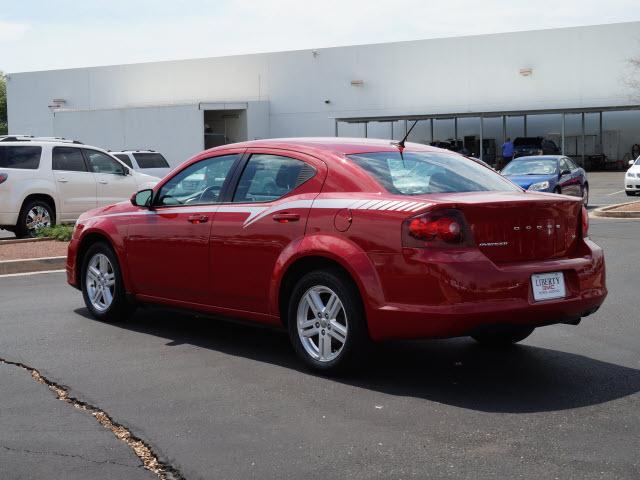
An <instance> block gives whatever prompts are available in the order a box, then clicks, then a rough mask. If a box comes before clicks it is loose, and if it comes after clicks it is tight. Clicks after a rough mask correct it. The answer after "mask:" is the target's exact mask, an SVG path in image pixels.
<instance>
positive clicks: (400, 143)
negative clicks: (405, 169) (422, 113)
mask: <svg viewBox="0 0 640 480" xmlns="http://www.w3.org/2000/svg"><path fill="white" fill-rule="evenodd" d="M419 121H420V120H416V121H415V122H413V125H411V128H410V129H409V130H408V131H407V133H406V134H405V136H404V138H403V139H402V140H400V141H399V142H391V145H395V146H396V147H398V148H399V149H400V155H402V150H404V142H406V141H407V138H408V137H409V134H410V133H411V130H413V127H415V126H416V125H417V124H418V122H419Z"/></svg>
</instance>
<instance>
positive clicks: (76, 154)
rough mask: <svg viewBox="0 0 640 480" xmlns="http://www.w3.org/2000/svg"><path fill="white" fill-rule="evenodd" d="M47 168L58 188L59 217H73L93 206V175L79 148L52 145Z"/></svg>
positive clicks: (73, 218)
mask: <svg viewBox="0 0 640 480" xmlns="http://www.w3.org/2000/svg"><path fill="white" fill-rule="evenodd" d="M51 169H52V172H53V178H54V179H55V183H56V189H57V191H58V198H59V203H58V204H59V208H60V212H58V219H59V221H63V222H68V221H73V220H75V219H77V218H78V217H79V216H80V215H81V214H82V213H83V212H86V211H87V210H91V209H92V208H96V205H97V203H96V193H97V187H96V179H95V177H94V176H93V174H92V173H91V172H89V171H88V169H87V164H86V162H85V159H84V156H83V155H82V150H81V149H80V148H78V147H53V149H52V151H51Z"/></svg>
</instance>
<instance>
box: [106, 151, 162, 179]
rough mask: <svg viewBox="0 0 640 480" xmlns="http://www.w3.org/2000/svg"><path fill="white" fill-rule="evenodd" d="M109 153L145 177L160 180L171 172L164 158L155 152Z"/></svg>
mask: <svg viewBox="0 0 640 480" xmlns="http://www.w3.org/2000/svg"><path fill="white" fill-rule="evenodd" d="M109 153H111V155H113V156H114V157H117V158H119V159H120V160H122V162H124V163H125V164H126V165H127V166H128V167H129V168H133V169H134V170H137V171H139V172H141V173H146V174H147V175H153V176H154V177H159V178H162V177H164V176H165V175H166V174H167V173H169V172H170V171H171V167H170V166H169V162H167V160H166V158H164V157H163V156H162V154H161V153H158V152H156V151H155V150H123V151H121V152H112V151H109Z"/></svg>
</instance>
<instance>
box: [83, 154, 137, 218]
mask: <svg viewBox="0 0 640 480" xmlns="http://www.w3.org/2000/svg"><path fill="white" fill-rule="evenodd" d="M82 151H83V153H84V155H85V158H86V159H87V166H88V167H89V171H91V172H92V173H93V175H94V177H95V179H96V186H97V190H96V193H97V202H98V206H104V205H111V204H113V203H118V202H122V201H123V200H128V199H129V198H131V195H133V194H134V193H135V192H136V190H137V189H138V185H137V183H136V181H135V179H134V178H133V175H129V173H130V172H129V171H128V169H127V168H126V167H125V166H124V165H123V164H122V163H120V162H118V161H117V160H116V159H115V158H113V157H111V156H109V155H107V154H106V153H102V152H99V151H98V150H92V149H90V148H83V149H82Z"/></svg>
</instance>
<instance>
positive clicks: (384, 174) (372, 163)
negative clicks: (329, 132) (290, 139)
mask: <svg viewBox="0 0 640 480" xmlns="http://www.w3.org/2000/svg"><path fill="white" fill-rule="evenodd" d="M349 158H350V159H351V160H353V161H354V162H355V163H356V164H357V165H358V166H360V168H362V169H363V170H365V171H366V172H367V173H369V175H371V176H372V177H373V178H374V179H375V180H377V181H378V183H380V184H381V185H382V187H384V188H385V190H387V191H388V192H389V193H393V194H396V195H424V194H428V193H449V192H480V191H520V189H519V188H518V187H517V186H515V185H514V184H513V183H511V182H510V181H509V180H507V179H505V178H504V177H502V176H501V175H499V174H498V173H496V172H494V171H493V170H490V169H488V168H486V167H484V166H482V165H480V164H478V163H477V162H474V161H473V160H469V159H468V158H464V157H462V156H459V155H455V154H452V155H448V154H443V153H435V152H406V151H405V152H404V154H402V155H401V154H400V152H380V153H363V154H358V155H349Z"/></svg>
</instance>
